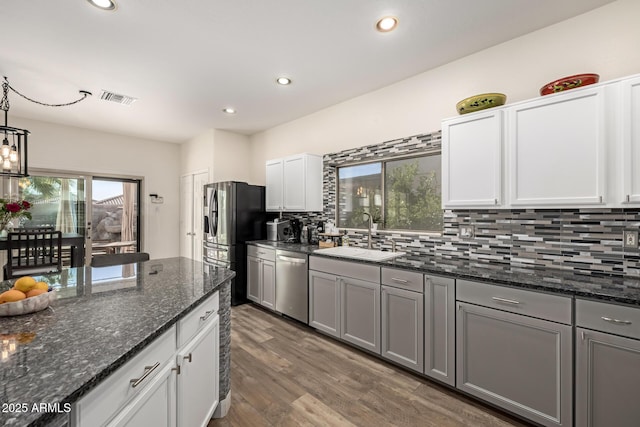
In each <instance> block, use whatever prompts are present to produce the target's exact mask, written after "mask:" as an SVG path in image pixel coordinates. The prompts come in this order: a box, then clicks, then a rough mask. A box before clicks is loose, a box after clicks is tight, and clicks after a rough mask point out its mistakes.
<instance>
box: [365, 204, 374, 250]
mask: <svg viewBox="0 0 640 427" xmlns="http://www.w3.org/2000/svg"><path fill="white" fill-rule="evenodd" d="M363 214H364V215H366V216H368V217H369V229H368V230H367V235H368V236H369V240H368V244H367V249H371V229H372V228H373V218H372V217H371V214H370V213H369V212H363Z"/></svg>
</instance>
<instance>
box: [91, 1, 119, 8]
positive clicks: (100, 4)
mask: <svg viewBox="0 0 640 427" xmlns="http://www.w3.org/2000/svg"><path fill="white" fill-rule="evenodd" d="M87 1H88V2H89V3H91V4H92V5H94V6H95V7H98V8H100V9H103V10H116V7H117V5H116V2H115V1H114V0H87Z"/></svg>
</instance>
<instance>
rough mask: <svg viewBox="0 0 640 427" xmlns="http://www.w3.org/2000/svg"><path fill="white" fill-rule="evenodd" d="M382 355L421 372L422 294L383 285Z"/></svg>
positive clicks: (422, 341) (422, 359) (422, 352)
mask: <svg viewBox="0 0 640 427" xmlns="http://www.w3.org/2000/svg"><path fill="white" fill-rule="evenodd" d="M380 294H381V299H382V348H381V353H380V354H381V355H382V357H384V358H386V359H389V360H392V361H394V362H396V363H399V364H401V365H403V366H406V367H407V368H410V369H413V370H414V371H418V372H420V373H422V372H423V370H424V368H423V366H424V365H423V363H424V333H423V329H424V297H423V295H422V293H419V292H414V291H408V290H405V289H398V288H395V287H391V286H382V290H381V293H380Z"/></svg>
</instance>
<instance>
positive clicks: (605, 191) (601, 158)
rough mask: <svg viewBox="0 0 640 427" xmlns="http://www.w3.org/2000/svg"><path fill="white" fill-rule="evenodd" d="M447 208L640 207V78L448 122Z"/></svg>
mask: <svg viewBox="0 0 640 427" xmlns="http://www.w3.org/2000/svg"><path fill="white" fill-rule="evenodd" d="M442 205H443V207H444V208H448V209H456V208H482V209H486V208H491V207H495V208H500V209H510V208H516V209H522V208H534V209H535V208H539V209H544V208H563V207H567V208H597V207H607V208H621V207H628V206H640V75H634V76H629V77H624V78H620V79H618V80H613V81H609V82H604V83H600V84H594V85H590V86H586V87H583V88H577V89H572V90H570V91H567V92H561V93H556V94H552V95H547V96H542V97H538V98H535V99H532V100H528V101H522V102H518V103H515V104H511V105H506V106H503V107H497V108H492V109H490V110H485V111H479V112H476V113H471V114H466V115H464V116H460V117H455V118H451V119H446V120H443V122H442Z"/></svg>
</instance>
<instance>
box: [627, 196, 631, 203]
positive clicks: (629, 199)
mask: <svg viewBox="0 0 640 427" xmlns="http://www.w3.org/2000/svg"><path fill="white" fill-rule="evenodd" d="M630 201H631V196H629V195H628V194H627V203H629V202H630Z"/></svg>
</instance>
